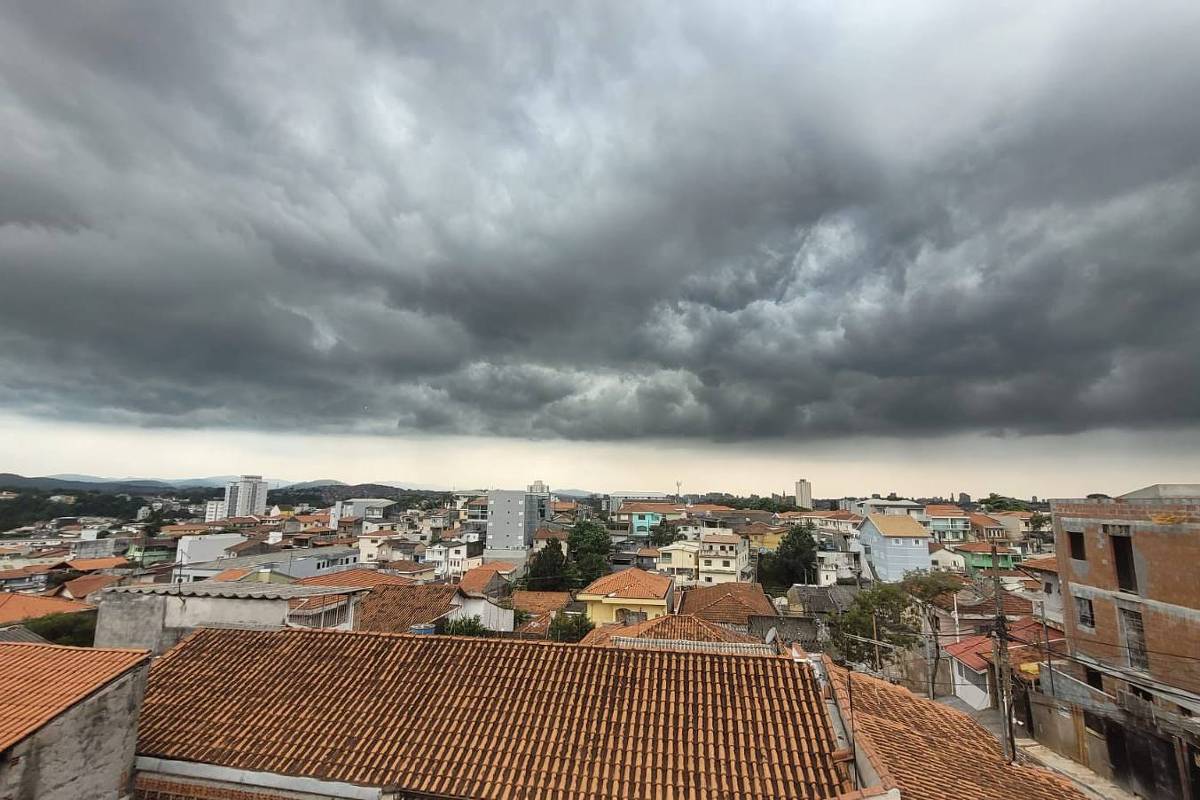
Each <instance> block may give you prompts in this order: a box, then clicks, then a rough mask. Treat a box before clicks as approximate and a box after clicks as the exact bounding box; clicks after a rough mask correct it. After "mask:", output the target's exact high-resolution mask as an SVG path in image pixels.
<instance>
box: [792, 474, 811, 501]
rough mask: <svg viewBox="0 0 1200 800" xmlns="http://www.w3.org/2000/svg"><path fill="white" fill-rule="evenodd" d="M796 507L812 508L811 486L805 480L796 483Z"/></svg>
mask: <svg viewBox="0 0 1200 800" xmlns="http://www.w3.org/2000/svg"><path fill="white" fill-rule="evenodd" d="M796 505H798V506H800V508H812V507H813V504H812V484H811V483H809V482H808V479H807V478H801V479H800V480H798V481H796Z"/></svg>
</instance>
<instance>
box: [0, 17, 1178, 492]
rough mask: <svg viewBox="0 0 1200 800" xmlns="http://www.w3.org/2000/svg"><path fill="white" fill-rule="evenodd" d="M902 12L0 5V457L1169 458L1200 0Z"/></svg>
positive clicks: (948, 471) (335, 462) (1173, 444)
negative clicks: (1199, 1)
mask: <svg viewBox="0 0 1200 800" xmlns="http://www.w3.org/2000/svg"><path fill="white" fill-rule="evenodd" d="M902 11H903V13H901V10H900V9H898V8H896V7H891V6H888V5H886V4H859V3H832V2H829V3H826V2H814V3H795V4H783V3H765V2H749V3H726V2H700V1H698V0H688V2H675V3H672V2H660V3H654V4H641V3H633V2H605V3H601V2H591V3H573V2H563V1H562V0H555V1H554V2H523V3H512V4H501V3H486V4H480V3H466V2H463V3H457V2H442V3H434V4H430V3H416V2H414V3H382V4H376V3H370V2H365V1H364V2H347V3H337V2H310V3H306V2H286V3H284V2H266V1H263V2H254V3H246V2H238V3H228V4H226V3H222V2H215V1H214V2H205V3H170V4H164V3H154V2H140V3H130V2H121V1H120V0H106V2H101V3H82V2H78V3H70V2H63V3H10V4H3V5H0V141H3V142H4V143H5V154H4V157H3V158H0V471H12V472H20V473H23V474H46V473H54V472H88V473H94V474H100V475H110V476H115V475H145V476H151V477H193V476H196V475H199V474H213V473H215V474H226V473H231V472H253V473H264V474H272V475H276V476H279V477H286V478H291V479H295V480H303V479H310V478H339V479H342V480H348V481H358V480H405V481H411V482H413V483H420V484H437V485H458V486H462V485H475V486H519V485H523V484H525V483H527V482H530V481H532V480H535V479H542V480H545V481H547V482H549V483H550V484H551V485H552V486H555V485H557V486H561V487H568V486H569V487H572V488H587V489H595V490H600V491H607V490H617V489H638V488H640V489H657V490H672V489H673V488H674V484H675V481H676V480H680V481H683V482H684V483H685V485H686V486H687V487H689V488H691V489H692V490H695V491H701V490H720V489H725V490H729V491H743V492H744V491H759V492H769V491H783V490H785V489H786V487H788V486H789V485H790V484H791V482H792V481H794V480H795V479H796V478H798V477H807V478H809V479H810V480H812V481H813V483H814V494H815V495H816V496H818V497H821V496H837V495H840V494H860V493H870V492H875V491H881V492H887V491H891V490H896V491H899V492H902V493H911V494H933V493H938V494H941V493H945V492H948V491H950V490H956V491H969V492H972V493H979V492H982V491H987V490H995V491H1002V492H1005V493H1012V494H1021V495H1022V496H1028V495H1029V494H1038V495H1042V496H1047V495H1049V496H1070V495H1072V494H1079V493H1083V492H1086V491H1104V492H1108V493H1114V494H1115V493H1120V492H1122V491H1126V490H1129V489H1133V488H1137V487H1139V486H1142V485H1145V484H1149V483H1154V482H1159V481H1163V482H1189V481H1200V459H1197V458H1195V457H1194V453H1195V452H1197V448H1198V447H1200V313H1197V312H1198V311H1200V225H1197V224H1196V221H1197V219H1200V104H1198V103H1196V102H1195V98H1196V97H1200V49H1198V48H1196V47H1195V42H1196V41H1200V4H1197V3H1195V2H1165V1H1164V2H1151V3H1147V4H1101V5H1097V4H1095V3H1090V2H1076V1H1075V0H1063V2H1058V3H1052V4H1036V3H1025V4H1021V3H1014V4H1006V5H1004V6H1003V7H1000V6H996V5H995V4H964V3H960V2H953V1H951V0H947V1H946V2H914V3H909V4H905V5H904V7H903V10H902ZM685 490H686V489H685Z"/></svg>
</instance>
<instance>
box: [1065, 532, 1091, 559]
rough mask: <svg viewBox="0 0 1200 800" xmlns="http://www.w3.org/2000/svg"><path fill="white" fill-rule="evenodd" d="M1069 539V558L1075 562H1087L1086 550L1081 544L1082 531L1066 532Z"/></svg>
mask: <svg viewBox="0 0 1200 800" xmlns="http://www.w3.org/2000/svg"><path fill="white" fill-rule="evenodd" d="M1067 536H1069V537H1070V538H1071V558H1073V559H1075V560H1076V561H1087V549H1086V548H1085V547H1084V544H1083V531H1067Z"/></svg>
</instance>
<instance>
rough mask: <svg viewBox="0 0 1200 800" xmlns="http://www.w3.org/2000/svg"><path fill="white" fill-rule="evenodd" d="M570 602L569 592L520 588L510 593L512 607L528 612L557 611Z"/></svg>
mask: <svg viewBox="0 0 1200 800" xmlns="http://www.w3.org/2000/svg"><path fill="white" fill-rule="evenodd" d="M570 602H571V593H570V592H530V591H526V590H523V589H522V590H518V591H515V592H513V593H512V605H513V608H515V609H517V610H519V611H524V612H526V613H529V614H547V613H549V612H551V611H558V610H559V609H560V608H564V607H566V605H567V604H568V603H570Z"/></svg>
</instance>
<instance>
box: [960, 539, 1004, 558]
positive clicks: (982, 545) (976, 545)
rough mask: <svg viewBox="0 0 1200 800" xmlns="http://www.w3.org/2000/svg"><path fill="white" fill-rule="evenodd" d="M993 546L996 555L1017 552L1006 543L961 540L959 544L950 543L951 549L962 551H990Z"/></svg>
mask: <svg viewBox="0 0 1200 800" xmlns="http://www.w3.org/2000/svg"><path fill="white" fill-rule="evenodd" d="M993 547H995V548H996V554H997V555H1011V554H1013V553H1015V552H1017V551H1016V550H1013V549H1012V548H1010V547H1008V546H1007V545H1003V544H997V545H993V544H990V543H988V542H962V543H961V544H954V543H952V544H951V545H950V549H951V550H957V551H961V552H963V553H990V552H992V548H993Z"/></svg>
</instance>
